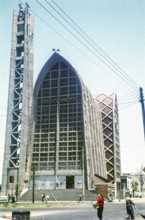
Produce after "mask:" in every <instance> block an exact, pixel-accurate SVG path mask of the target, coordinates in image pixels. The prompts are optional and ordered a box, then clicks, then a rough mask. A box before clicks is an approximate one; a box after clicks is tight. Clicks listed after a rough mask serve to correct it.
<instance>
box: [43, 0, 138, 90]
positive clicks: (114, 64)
mask: <svg viewBox="0 0 145 220" xmlns="http://www.w3.org/2000/svg"><path fill="white" fill-rule="evenodd" d="M45 1H46V2H47V3H48V4H49V5H50V6H51V7H53V6H52V5H51V4H50V3H49V2H48V1H47V0H45ZM52 2H53V3H54V4H55V5H56V6H57V8H59V9H60V11H61V12H63V14H64V15H65V16H66V17H67V18H68V19H69V20H70V21H71V22H72V23H73V24H74V25H75V27H77V28H78V29H79V30H80V31H81V33H82V34H81V33H79V32H78V31H77V30H76V28H74V26H72V25H71V24H70V22H68V21H67V20H66V19H65V18H64V17H63V16H62V15H61V14H60V13H59V12H58V11H57V10H56V9H55V8H54V7H53V9H54V10H55V11H56V12H57V13H58V14H59V15H60V16H61V17H62V18H63V19H64V20H65V21H66V22H67V23H68V24H70V26H71V27H72V28H73V29H74V30H75V31H76V32H77V33H79V35H80V36H81V37H83V39H85V40H86V41H87V42H88V43H89V44H90V42H91V43H93V45H92V44H90V45H91V46H92V47H93V48H94V46H95V47H96V48H95V49H96V51H97V52H98V53H99V54H100V55H101V56H103V57H104V58H105V59H106V60H107V61H108V62H109V63H110V64H112V65H113V66H114V67H115V68H116V67H117V68H118V69H119V72H120V73H121V72H122V74H123V73H124V74H123V75H124V77H125V78H126V79H127V78H128V79H129V80H130V81H131V82H132V84H134V86H135V87H137V88H138V87H139V85H137V83H136V82H135V81H134V80H133V79H132V78H131V77H130V76H128V75H127V73H126V72H124V71H123V70H122V69H121V68H120V67H119V66H118V65H117V64H116V63H115V62H114V61H113V60H112V59H111V58H110V57H109V56H108V55H107V54H106V53H105V52H104V51H103V50H102V49H101V48H100V47H99V46H98V45H97V44H96V43H95V42H94V41H93V40H92V39H91V38H90V37H89V36H88V35H87V34H86V33H85V32H84V31H83V30H82V29H81V28H80V27H79V26H78V25H77V24H76V23H75V22H74V21H73V20H72V19H71V18H70V17H69V16H68V15H67V14H66V13H65V12H64V10H62V8H60V6H59V5H58V4H56V2H55V1H54V0H52ZM84 35H85V36H86V37H87V39H88V40H89V41H90V42H89V41H88V40H87V39H86V38H85V37H84Z"/></svg>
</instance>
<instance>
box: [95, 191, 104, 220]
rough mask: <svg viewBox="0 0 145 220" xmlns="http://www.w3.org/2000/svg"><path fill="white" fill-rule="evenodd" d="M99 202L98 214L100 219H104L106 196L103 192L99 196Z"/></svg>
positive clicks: (97, 202)
mask: <svg viewBox="0 0 145 220" xmlns="http://www.w3.org/2000/svg"><path fill="white" fill-rule="evenodd" d="M96 204H97V216H98V218H99V220H102V218H103V217H102V214H103V210H104V197H103V195H102V194H100V195H99V196H98V199H97V201H96Z"/></svg>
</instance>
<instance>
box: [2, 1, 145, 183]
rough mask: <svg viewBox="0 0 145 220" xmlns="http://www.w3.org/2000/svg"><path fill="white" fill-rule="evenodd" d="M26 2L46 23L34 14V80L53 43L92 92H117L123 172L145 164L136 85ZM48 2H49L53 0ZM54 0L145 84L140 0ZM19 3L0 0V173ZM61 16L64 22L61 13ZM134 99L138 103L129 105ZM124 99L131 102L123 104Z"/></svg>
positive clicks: (144, 24)
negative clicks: (13, 40)
mask: <svg viewBox="0 0 145 220" xmlns="http://www.w3.org/2000/svg"><path fill="white" fill-rule="evenodd" d="M22 2H24V1H23V0H22ZM27 2H28V3H29V5H30V9H31V10H32V12H31V11H30V13H31V14H33V13H34V12H35V13H36V14H37V16H40V18H41V19H43V20H44V21H45V22H46V23H47V25H46V24H44V23H43V22H42V21H41V20H40V19H39V18H38V17H37V16H35V31H34V82H35V80H36V78H37V76H38V74H39V72H40V70H41V68H42V66H43V65H44V63H45V62H46V61H47V59H48V58H49V57H50V56H51V55H52V48H56V49H58V48H59V49H60V54H61V55H62V56H64V57H65V58H66V59H67V60H68V61H69V62H70V63H71V64H72V65H73V66H74V67H75V69H76V70H77V71H78V73H79V74H80V75H81V77H82V79H83V80H84V82H85V84H86V85H87V86H88V88H89V89H90V91H91V92H92V93H93V94H100V93H107V94H111V93H113V92H116V93H117V95H118V102H119V109H120V110H119V120H120V144H121V161H122V172H123V173H125V172H139V171H140V169H141V166H142V165H145V144H144V137H143V125H142V113H141V106H140V103H139V102H137V101H138V96H139V94H138V93H137V90H136V91H135V90H134V89H133V88H131V87H129V86H127V85H126V84H124V83H122V81H121V80H120V78H119V77H118V76H117V75H116V74H115V73H114V72H112V71H111V70H110V69H108V68H107V67H106V66H105V65H104V64H103V63H102V62H100V60H98V58H97V57H96V56H94V55H93V54H92V53H91V52H90V51H88V50H87V48H85V47H84V45H82V44H81V43H80V42H79V41H78V40H77V39H75V38H74V37H73V36H72V35H71V34H70V33H68V31H67V30H66V29H64V28H63V27H62V26H61V25H60V24H59V23H58V22H57V21H55V19H54V18H52V17H51V16H50V14H48V13H47V12H46V11H45V10H44V9H42V8H41V6H40V5H39V4H38V3H37V2H36V1H35V0H29V1H27ZM40 2H41V4H43V5H45V7H47V8H48V10H49V12H51V13H54V12H53V10H52V8H50V6H49V5H48V4H47V3H46V2H45V0H41V1H40ZM48 2H50V3H51V4H52V5H53V2H52V1H51V0H48ZM55 2H56V3H57V4H58V5H59V6H60V7H61V8H62V9H63V10H64V11H65V12H66V13H67V14H68V15H69V16H70V17H71V18H72V19H73V20H74V21H75V22H76V23H77V25H78V26H79V27H80V28H81V29H82V30H83V31H84V32H85V33H86V34H87V35H88V36H89V37H91V39H92V40H93V41H95V42H96V44H97V45H98V46H99V47H100V48H101V49H102V50H103V51H104V52H105V53H106V54H107V55H108V56H109V57H110V58H111V59H113V60H114V61H115V63H117V64H118V65H119V67H121V68H122V69H123V70H124V71H125V72H126V73H127V74H128V75H129V76H130V77H132V78H133V79H134V81H135V82H136V83H137V84H138V85H139V86H140V87H143V89H145V13H144V12H145V1H144V0H127V1H126V0H117V1H116V0H69V1H67V0H55ZM18 3H19V1H17V0H13V1H5V0H1V1H0V27H1V33H0V40H1V50H0V55H1V59H0V72H1V74H0V161H1V162H0V176H1V170H2V158H3V148H4V141H5V124H6V114H7V96H8V82H9V66H10V49H11V30H12V27H11V25H12V12H13V10H18ZM55 16H57V15H56V14H55ZM59 21H61V22H63V24H65V25H67V24H66V23H65V22H64V21H62V19H61V18H59ZM49 26H51V27H49ZM54 29H55V31H54ZM71 30H72V29H71ZM57 32H58V33H59V34H58V33H57ZM72 32H73V33H74V31H72ZM68 41H69V42H68ZM72 44H73V46H72ZM92 50H93V49H92ZM84 54H85V55H84ZM88 57H89V58H88ZM104 70H105V71H104ZM132 101H135V102H136V103H135V104H134V105H130V104H131V102H132ZM124 103H126V105H124ZM127 105H130V106H129V107H128V108H126V106H127ZM0 182H1V177H0Z"/></svg>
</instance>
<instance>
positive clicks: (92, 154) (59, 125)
mask: <svg viewBox="0 0 145 220" xmlns="http://www.w3.org/2000/svg"><path fill="white" fill-rule="evenodd" d="M33 128H34V131H33V132H34V136H33V139H34V145H33V156H32V165H33V166H34V167H35V184H36V185H35V187H36V188H38V189H39V188H40V189H42V188H44V189H70V188H74V189H79V188H80V189H81V188H83V187H84V188H86V189H91V188H92V187H93V176H94V174H98V175H100V176H102V177H104V178H106V177H107V175H106V164H105V151H104V142H103V130H102V120H101V112H100V110H99V108H98V106H97V103H96V101H95V99H94V97H93V96H92V95H91V93H90V91H89V90H88V88H87V87H86V86H85V85H84V83H83V81H82V79H81V78H80V76H79V75H78V73H77V72H76V70H75V69H74V68H73V67H72V65H71V64H70V63H69V62H68V61H67V60H65V59H64V58H63V57H62V56H60V55H59V54H57V53H54V54H53V55H52V57H51V58H50V59H49V60H48V61H47V62H46V64H45V65H44V67H43V68H42V70H41V72H40V74H39V76H38V79H37V81H36V84H35V88H34V126H33Z"/></svg>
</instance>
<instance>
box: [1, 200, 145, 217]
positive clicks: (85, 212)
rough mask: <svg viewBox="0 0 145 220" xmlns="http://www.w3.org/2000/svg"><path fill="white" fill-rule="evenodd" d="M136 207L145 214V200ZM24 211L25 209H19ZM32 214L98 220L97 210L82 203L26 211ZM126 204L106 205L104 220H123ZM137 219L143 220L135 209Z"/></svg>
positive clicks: (3, 212) (5, 212)
mask: <svg viewBox="0 0 145 220" xmlns="http://www.w3.org/2000/svg"><path fill="white" fill-rule="evenodd" d="M135 203H136V207H138V209H139V210H140V211H141V213H143V214H145V200H143V199H142V200H137V201H136V202H135ZM19 210H24V209H22V208H21V209H19ZM25 210H30V212H31V219H32V220H48V219H49V220H81V219H83V220H96V219H98V218H97V215H96V210H95V209H94V208H93V207H92V202H91V203H82V204H81V205H80V206H72V207H70V206H68V207H55V208H54V207H53V208H52V207H51V208H50V207H48V208H31V209H26V208H25ZM12 211H16V209H14V208H13V209H8V208H4V209H2V208H1V209H0V215H1V216H5V217H8V218H11V214H12ZM126 216H127V215H126V209H125V202H124V201H123V202H120V203H119V202H116V203H115V202H113V203H106V204H105V208H104V213H103V220H122V219H124V218H125V217H126ZM135 219H136V220H143V218H142V217H141V215H140V214H139V213H137V210H136V209H135Z"/></svg>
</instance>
